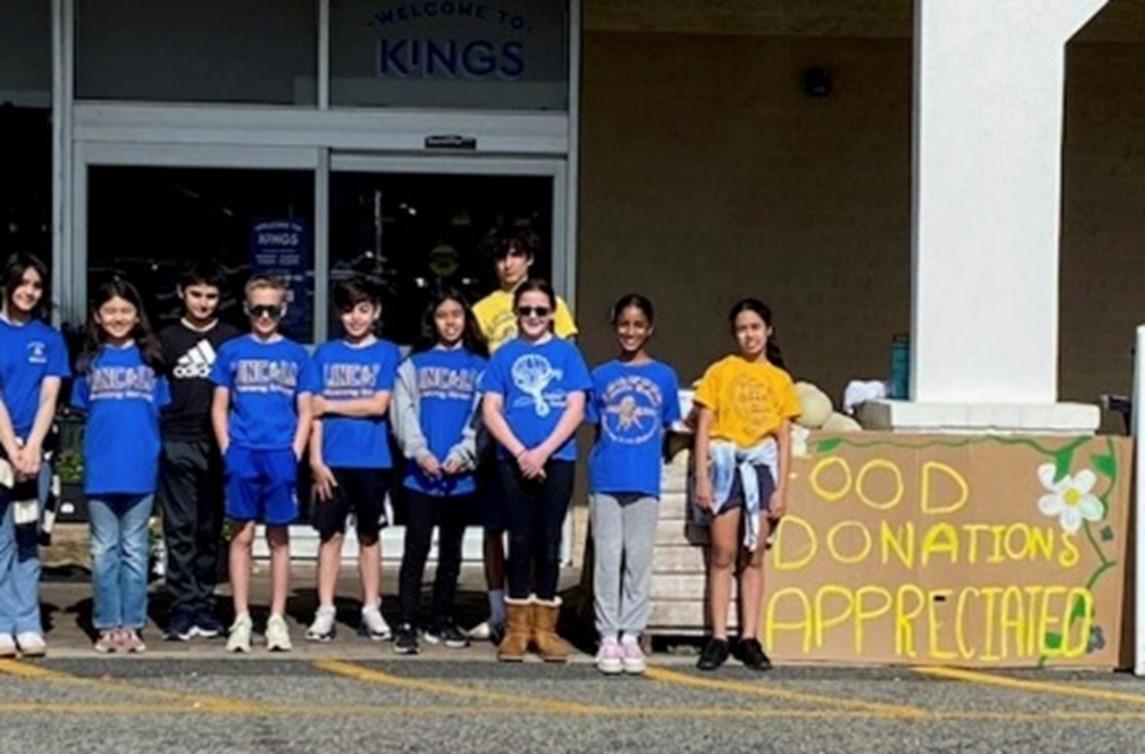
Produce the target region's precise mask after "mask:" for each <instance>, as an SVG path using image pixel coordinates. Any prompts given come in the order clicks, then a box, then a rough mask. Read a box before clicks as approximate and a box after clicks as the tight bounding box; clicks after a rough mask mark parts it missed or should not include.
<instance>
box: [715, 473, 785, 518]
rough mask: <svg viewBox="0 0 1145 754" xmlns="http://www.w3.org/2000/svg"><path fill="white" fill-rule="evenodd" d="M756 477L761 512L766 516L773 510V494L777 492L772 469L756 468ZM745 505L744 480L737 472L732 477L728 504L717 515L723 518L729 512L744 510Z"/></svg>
mask: <svg viewBox="0 0 1145 754" xmlns="http://www.w3.org/2000/svg"><path fill="white" fill-rule="evenodd" d="M755 476H756V481H757V482H758V485H757V486H758V488H759V512H760V513H761V514H764V515H766V514H767V511H768V510H769V509H770V508H771V493H773V492H775V480H774V479H772V477H771V467H770V466H768V465H766V464H762V465H759V466H756V467H755ZM744 505H745V501H744V494H743V479H742V478H741V477H740V474H739V472H738V471H737V472H736V473H735V474H734V475H733V476H732V488H731V489H730V490H729V491H728V499H727V502H725V503H724V504H723V507H721V508H720V511H719V513H717V514H716V515H717V516H722V515H723V514H725V513H727V512H728V511H734V510H736V509H737V508H743V507H744Z"/></svg>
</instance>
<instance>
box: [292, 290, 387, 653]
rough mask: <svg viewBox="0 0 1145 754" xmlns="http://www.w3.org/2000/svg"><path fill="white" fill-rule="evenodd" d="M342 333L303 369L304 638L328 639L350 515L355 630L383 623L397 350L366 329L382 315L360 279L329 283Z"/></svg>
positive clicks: (378, 632)
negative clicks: (307, 609) (311, 556)
mask: <svg viewBox="0 0 1145 754" xmlns="http://www.w3.org/2000/svg"><path fill="white" fill-rule="evenodd" d="M334 306H335V308H336V309H337V311H338V316H339V318H340V321H341V323H342V337H341V338H340V339H338V340H331V341H329V342H328V343H323V344H322V345H321V346H319V347H318V350H317V351H315V352H314V357H313V359H312V360H311V362H310V366H309V368H308V369H307V372H306V389H308V390H310V391H311V392H312V393H313V394H314V398H313V401H312V402H313V407H314V422H313V425H312V427H311V435H310V468H311V471H312V473H313V478H314V494H315V498H316V501H315V502H316V504H315V507H314V512H313V520H312V523H313V524H314V528H315V529H317V530H318V535H319V537H320V538H321V541H322V543H321V545H320V546H319V550H318V611H317V613H316V614H315V616H314V622H313V623H312V624H311V625H310V627H309V629H307V631H306V638H307V639H309V640H311V641H330V640H331V639H333V638H334V618H335V610H334V593H335V591H336V589H337V586H338V572H339V571H340V570H341V568H342V538H343V534H344V533H345V531H346V520H347V519H348V518H349V516H350V514H351V512H352V513H353V514H354V517H355V521H356V526H355V528H356V529H357V533H358V546H359V550H358V573H359V576H360V578H361V582H362V618H361V622H360V623H359V631H358V632H359V633H360V634H361V635H362V636H365V637H368V638H370V639H375V640H378V641H382V640H385V639H389V638H390V627H389V626H388V625H387V624H386V621H385V619H384V618H382V596H381V591H380V587H381V583H380V582H381V567H382V565H381V564H382V554H381V549H382V548H381V543H380V541H379V539H378V535H379V532H380V531H381V528H382V527H383V526H384V525H385V516H386V513H385V500H386V490H388V489H389V486H390V469H391V468H392V467H393V460H392V459H391V458H390V445H389V422H388V421H387V420H386V416H387V412H388V411H389V407H390V392H391V391H392V390H393V387H394V373H395V372H396V371H397V366H398V361H400V359H401V356H400V354H399V352H398V348H397V346H395V345H394V344H393V343H391V342H389V341H388V340H381V339H379V338H378V337H377V336H376V335H375V334H374V331H375V330H376V329H377V326H378V319H379V318H380V317H381V315H382V303H381V298H380V297H379V295H378V292H377V290H376V289H375V288H374V286H372V285H370V284H369V283H368V282H367V281H366V280H365V279H363V278H358V277H355V278H351V279H350V280H346V281H344V282H342V283H340V284H339V285H338V286H337V287H336V288H335V289H334Z"/></svg>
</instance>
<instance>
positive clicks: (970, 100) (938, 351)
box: [891, 0, 1107, 431]
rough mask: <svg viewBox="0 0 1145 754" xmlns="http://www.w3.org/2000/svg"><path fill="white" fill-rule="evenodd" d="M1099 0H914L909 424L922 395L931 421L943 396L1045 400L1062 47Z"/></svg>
mask: <svg viewBox="0 0 1145 754" xmlns="http://www.w3.org/2000/svg"><path fill="white" fill-rule="evenodd" d="M1106 2H1107V0H916V1H915V63H914V65H915V86H914V107H915V115H914V190H913V201H914V206H913V244H912V245H913V252H912V253H913V263H914V291H913V328H912V338H911V347H912V349H911V350H912V363H911V399H912V402H913V403H916V404H918V405H916V406H914V407H911V408H909V409H907V408H902V409H901V410H903V411H905V410H909V411H910V412H911V414H912V415H913V416H914V417H915V418H914V420H913V421H917V422H921V425H925V424H926V421H925V416H924V414H926V413H927V412H928V410H929V409H927V408H925V407H926V406H929V405H932V404H937V405H935V408H934V409H933V411H931V413H933V414H934V416H935V419H934V426H936V427H938V426H944V425H947V424H949V423H950V422H951V420H952V419H951V413H950V410H949V409H950V407H951V406H952V405H962V406H968V407H969V406H977V407H979V408H980V407H982V406H984V405H999V406H1001V405H1004V406H1009V407H1011V409H1012V408H1013V407H1017V406H1052V405H1053V404H1054V403H1055V401H1056V400H1057V368H1058V365H1057V355H1058V243H1059V233H1058V227H1059V220H1060V212H1061V210H1060V197H1061V149H1062V113H1063V103H1064V93H1065V45H1066V42H1067V41H1068V40H1069V39H1070V37H1072V36H1073V35H1074V34H1075V33H1076V32H1077V31H1078V30H1079V29H1081V27H1082V26H1084V25H1085V23H1086V22H1087V21H1088V20H1089V19H1090V18H1092V17H1093V16H1094V15H1095V14H1096V13H1097V12H1098V11H1099V10H1101V8H1102V7H1103V6H1104V5H1105V3H1106ZM1081 408H1083V409H1085V410H1083V411H1082V412H1081V413H1083V414H1085V416H1086V418H1085V419H1084V421H1083V422H1082V423H1083V424H1091V423H1092V424H1093V425H1094V426H1096V420H1097V410H1096V409H1095V408H1093V409H1092V410H1089V408H1090V407H1081ZM1079 415H1080V414H1079ZM1008 416H1011V417H1013V416H1015V414H1014V412H1013V411H1012V410H1011V411H1010V413H1009V414H1008ZM991 421H992V420H991ZM1010 421H1011V420H1010V419H1006V420H1004V421H1003V422H1002V423H1010ZM1039 421H1041V420H1039ZM891 423H892V424H894V422H891ZM986 423H987V424H990V423H991V422H990V421H987V422H986ZM994 423H998V422H994ZM1035 423H1037V422H1035ZM1043 423H1044V422H1043ZM1051 423H1052V422H1051ZM1066 423H1067V424H1069V423H1070V422H1066ZM1018 424H1019V425H1021V424H1022V422H1020V421H1019V422H1018ZM920 428H922V426H920ZM1012 428H1014V429H1023V428H1025V427H1023V426H1016V427H1012ZM1035 428H1038V427H1030V429H1035ZM1040 428H1043V429H1044V428H1045V427H1040ZM1070 428H1071V427H1064V426H1063V427H1062V428H1061V429H1062V430H1063V431H1068V429H1070ZM1079 428H1080V427H1079Z"/></svg>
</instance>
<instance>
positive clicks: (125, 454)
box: [72, 345, 171, 495]
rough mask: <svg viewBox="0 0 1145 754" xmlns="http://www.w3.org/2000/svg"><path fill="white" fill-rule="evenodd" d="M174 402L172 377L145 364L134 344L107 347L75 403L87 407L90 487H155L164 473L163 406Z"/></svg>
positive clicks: (108, 490) (77, 389)
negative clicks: (161, 458)
mask: <svg viewBox="0 0 1145 754" xmlns="http://www.w3.org/2000/svg"><path fill="white" fill-rule="evenodd" d="M170 402H171V393H170V392H169V390H168V388H167V379H166V378H165V377H162V376H158V375H156V374H155V371H154V370H153V369H151V367H149V366H147V365H146V364H144V363H143V356H142V354H140V353H139V349H138V348H137V347H136V346H134V345H131V346H127V347H126V348H113V347H111V346H104V347H103V348H101V349H100V350H99V352H98V353H97V354H96V355H95V358H94V359H92V361H91V364H90V366H89V367H88V368H87V370H86V371H85V372H84V373H83V374H80V375H79V376H78V377H77V378H76V381H75V385H73V386H72V405H73V406H75V407H76V408H78V409H81V410H83V411H85V412H87V422H86V423H85V425H84V438H83V456H84V492H86V493H87V494H89V495H101V494H104V495H113V494H136V495H142V494H147V493H151V492H154V491H155V486H156V481H157V477H158V475H159V411H160V409H162V408H163V406H166V405H167V404H168V403H170Z"/></svg>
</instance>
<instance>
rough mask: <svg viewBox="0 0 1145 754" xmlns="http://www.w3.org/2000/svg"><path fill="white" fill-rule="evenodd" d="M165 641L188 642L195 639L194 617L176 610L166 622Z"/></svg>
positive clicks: (183, 611) (191, 614) (188, 612)
mask: <svg viewBox="0 0 1145 754" xmlns="http://www.w3.org/2000/svg"><path fill="white" fill-rule="evenodd" d="M163 638H164V639H166V640H167V641H190V640H191V639H193V638H195V615H194V613H191V612H190V611H187V610H176V611H175V612H173V613H171V618H170V620H168V621H167V633H166V634H164V635H163Z"/></svg>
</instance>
